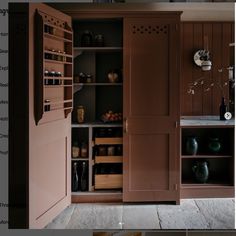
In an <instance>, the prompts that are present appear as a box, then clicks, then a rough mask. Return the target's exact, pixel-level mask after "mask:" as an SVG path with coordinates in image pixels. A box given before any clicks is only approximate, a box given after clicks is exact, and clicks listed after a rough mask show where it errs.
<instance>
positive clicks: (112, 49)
mask: <svg viewBox="0 0 236 236" xmlns="http://www.w3.org/2000/svg"><path fill="white" fill-rule="evenodd" d="M122 50H123V47H74V57H77V56H79V55H80V54H81V53H83V52H119V51H122Z"/></svg>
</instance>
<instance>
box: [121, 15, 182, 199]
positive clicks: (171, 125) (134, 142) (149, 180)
mask: <svg viewBox="0 0 236 236" xmlns="http://www.w3.org/2000/svg"><path fill="white" fill-rule="evenodd" d="M178 27H179V19H178V16H177V15H176V16H175V17H173V16H172V17H171V16H170V17H167V16H164V17H156V18H148V17H146V18H145V17H143V18H142V17H140V18H128V19H125V24H124V32H125V34H124V74H125V76H124V78H125V80H124V117H125V122H126V123H125V124H124V125H125V130H124V178H123V188H124V190H123V200H124V201H127V202H128V201H176V202H178V201H179V164H178V157H179V127H178V126H179V125H178V121H179V110H180V109H179V59H178V56H179V32H178Z"/></svg>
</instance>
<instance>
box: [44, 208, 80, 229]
mask: <svg viewBox="0 0 236 236" xmlns="http://www.w3.org/2000/svg"><path fill="white" fill-rule="evenodd" d="M75 206H76V204H71V205H70V206H69V207H67V208H66V209H65V210H64V211H63V212H62V213H61V214H59V215H58V216H57V217H56V218H55V219H54V220H53V221H52V222H51V223H50V224H48V225H47V226H46V227H45V228H46V229H65V228H66V226H67V224H68V222H69V221H70V218H71V215H72V214H73V211H74V208H75Z"/></svg>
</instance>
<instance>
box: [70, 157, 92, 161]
mask: <svg viewBox="0 0 236 236" xmlns="http://www.w3.org/2000/svg"><path fill="white" fill-rule="evenodd" d="M71 161H89V159H88V157H78V158H71Z"/></svg>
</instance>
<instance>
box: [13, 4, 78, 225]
mask: <svg viewBox="0 0 236 236" xmlns="http://www.w3.org/2000/svg"><path fill="white" fill-rule="evenodd" d="M9 9H10V18H9V37H10V41H9V49H10V54H9V75H10V77H9V78H10V82H9V101H10V105H9V108H10V109H9V111H10V116H9V119H10V120H9V121H10V123H9V127H10V130H9V136H10V142H9V203H10V208H9V228H43V227H45V226H46V225H47V224H48V223H49V222H50V221H52V220H53V218H55V217H56V216H57V215H58V214H59V213H60V212H61V211H62V210H63V209H64V208H66V207H67V206H68V205H69V204H70V202H71V189H70V188H71V187H70V186H71V184H70V172H71V164H70V155H71V128H70V123H71V117H70V112H71V110H72V107H73V104H72V86H73V84H72V77H73V76H72V71H73V57H72V49H73V45H72V41H73V34H72V30H71V18H70V17H69V16H67V15H65V14H63V13H61V12H59V11H57V10H55V9H52V8H51V7H48V6H47V5H44V4H34V3H32V4H31V3H30V4H20V3H19V4H13V3H12V4H10V6H9ZM52 50H55V51H56V52H52ZM45 71H49V72H50V73H51V72H52V71H55V72H56V73H58V72H60V73H61V74H57V75H58V77H54V78H52V74H47V73H46V72H45ZM54 75H55V74H54Z"/></svg>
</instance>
